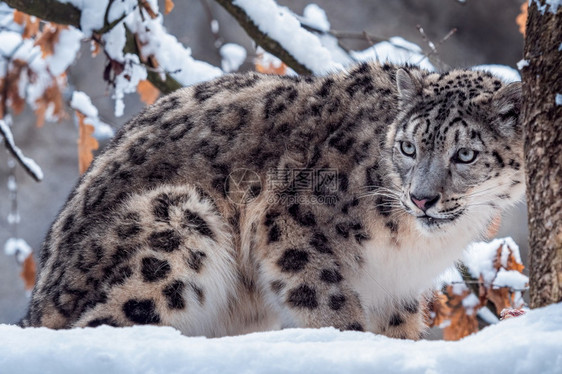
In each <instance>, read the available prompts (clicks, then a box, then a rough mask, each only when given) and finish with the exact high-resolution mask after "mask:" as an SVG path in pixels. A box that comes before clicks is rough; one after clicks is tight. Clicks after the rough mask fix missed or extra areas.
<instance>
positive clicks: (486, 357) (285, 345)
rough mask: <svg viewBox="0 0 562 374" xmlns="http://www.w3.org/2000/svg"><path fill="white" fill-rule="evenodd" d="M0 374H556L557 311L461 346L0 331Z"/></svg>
mask: <svg viewBox="0 0 562 374" xmlns="http://www.w3.org/2000/svg"><path fill="white" fill-rule="evenodd" d="M0 336H2V339H0V368H2V370H1V371H2V373H35V372H42V373H63V374H64V373H104V374H109V373H241V372H244V373H299V372H301V373H302V372H306V373H374V372H380V373H451V372H454V373H455V374H462V373H470V374H474V373H478V372H482V371H484V372H487V373H560V372H561V369H560V368H561V367H562V349H560V347H561V343H562V303H559V304H555V305H550V306H548V307H545V308H541V309H536V310H532V311H530V312H529V313H527V314H526V315H524V316H521V317H517V318H510V319H509V320H506V321H502V322H500V323H498V324H496V325H493V326H490V327H488V328H486V329H484V330H483V331H481V332H479V333H477V334H474V335H471V336H468V337H466V338H464V339H462V340H460V341H458V342H445V341H418V342H414V341H411V340H396V339H390V338H387V337H384V336H378V335H374V334H371V333H361V332H352V331H346V332H340V331H338V330H336V329H333V328H324V329H288V330H282V331H273V332H264V333H255V334H249V335H242V336H236V337H226V338H219V339H206V338H202V337H185V336H182V335H180V333H179V332H178V331H176V330H174V329H172V328H170V327H154V326H135V327H130V328H111V327H107V326H102V327H98V328H96V329H93V328H87V329H74V330H63V331H54V330H49V329H46V328H35V329H32V328H29V329H21V328H19V327H16V326H10V325H0Z"/></svg>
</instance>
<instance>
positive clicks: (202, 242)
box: [74, 185, 237, 336]
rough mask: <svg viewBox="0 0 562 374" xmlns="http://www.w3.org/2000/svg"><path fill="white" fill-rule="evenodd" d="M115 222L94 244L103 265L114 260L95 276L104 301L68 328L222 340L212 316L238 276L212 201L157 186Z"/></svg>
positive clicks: (225, 301)
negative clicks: (151, 327) (153, 330)
mask: <svg viewBox="0 0 562 374" xmlns="http://www.w3.org/2000/svg"><path fill="white" fill-rule="evenodd" d="M114 221H115V222H118V227H115V228H114V229H113V230H108V233H107V236H106V237H104V238H100V239H101V246H102V247H104V248H106V251H107V252H106V254H105V256H104V259H103V260H102V262H104V261H107V260H108V258H107V257H108V256H109V257H110V258H111V259H113V260H115V261H113V262H114V263H109V264H108V263H106V264H105V265H104V266H105V270H104V271H101V273H105V276H104V277H103V278H102V279H101V280H100V285H99V287H101V289H102V290H103V294H104V296H105V300H104V301H103V302H100V303H97V304H96V305H95V306H94V307H93V308H91V309H88V310H86V311H85V312H84V313H83V314H82V315H81V316H80V318H79V319H78V320H77V321H76V322H75V323H74V327H86V326H91V327H95V326H98V325H101V324H107V325H114V326H129V325H135V324H157V325H167V326H173V327H175V328H177V329H179V330H180V331H182V332H183V333H184V334H186V335H207V336H214V335H217V334H220V333H221V331H214V330H216V329H219V328H220V327H218V326H216V321H217V316H218V315H219V314H220V313H222V312H224V310H225V309H226V308H227V307H228V298H229V296H230V295H232V294H233V293H234V292H235V290H234V289H233V288H234V287H235V284H236V282H235V280H236V274H237V273H236V266H235V259H234V249H233V244H232V235H231V230H230V229H229V228H228V226H227V223H226V222H225V220H224V219H223V217H222V216H221V215H220V214H219V213H218V211H217V209H216V207H215V206H214V204H213V202H212V201H211V199H210V198H209V197H206V196H203V194H202V193H201V192H200V191H198V190H197V189H196V188H193V187H191V186H185V185H183V186H163V187H159V188H157V189H154V190H151V191H148V192H145V193H143V194H136V195H132V196H131V197H130V198H129V199H128V201H127V202H126V203H125V204H124V205H123V207H122V208H119V211H118V218H117V219H115V220H114ZM119 232H121V233H123V232H128V233H130V234H131V235H128V236H125V235H119ZM123 258H125V259H126V260H125V261H123V260H122V259H123ZM100 265H101V264H100ZM95 266H98V265H94V267H95ZM97 273H100V271H99V270H98V271H97Z"/></svg>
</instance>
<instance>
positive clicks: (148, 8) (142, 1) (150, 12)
mask: <svg viewBox="0 0 562 374" xmlns="http://www.w3.org/2000/svg"><path fill="white" fill-rule="evenodd" d="M139 3H140V6H141V7H142V8H143V9H144V10H145V11H146V13H148V16H149V17H150V18H152V19H154V18H156V17H158V14H157V13H156V12H154V10H153V9H152V7H151V6H150V4H149V3H148V1H146V0H140V1H139Z"/></svg>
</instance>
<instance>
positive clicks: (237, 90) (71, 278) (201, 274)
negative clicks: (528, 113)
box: [22, 64, 524, 339]
mask: <svg viewBox="0 0 562 374" xmlns="http://www.w3.org/2000/svg"><path fill="white" fill-rule="evenodd" d="M519 110H520V86H519V84H511V85H505V84H504V83H502V82H501V81H500V80H498V79H496V78H494V77H493V76H491V75H489V74H487V73H483V72H474V71H466V70H453V71H450V72H448V73H444V74H437V73H430V72H428V71H424V70H420V69H418V68H414V67H404V68H400V67H397V66H393V65H388V64H387V65H377V64H361V65H359V66H356V67H354V68H353V69H351V70H350V71H348V72H345V73H338V74H333V75H327V76H322V77H277V76H266V75H260V74H255V73H249V74H245V75H227V76H223V77H221V78H218V79H216V80H214V81H211V82H207V83H202V84H199V85H196V86H194V87H189V88H185V89H181V90H178V91H176V92H174V93H172V94H170V95H168V96H165V97H163V98H162V99H160V100H159V101H158V102H157V103H156V104H154V105H152V106H150V107H148V108H147V109H146V110H145V111H144V112H143V113H141V114H140V115H138V116H137V117H136V118H134V119H133V120H131V121H130V122H128V123H127V124H126V125H125V126H124V127H123V128H122V129H121V130H120V132H119V133H118V134H117V136H116V137H115V138H114V139H113V141H112V143H111V144H110V145H109V146H108V147H107V149H106V150H105V151H104V152H103V154H101V155H100V156H99V157H97V158H96V159H95V160H94V162H93V165H92V166H91V167H90V169H89V171H88V172H87V173H86V174H85V175H84V176H83V178H82V179H81V180H80V182H79V183H78V185H77V187H76V189H75V190H74V192H73V193H72V194H71V196H70V197H69V199H68V201H67V203H66V204H65V206H64V208H63V209H62V211H61V212H60V214H59V216H58V218H57V219H56V221H55V222H54V224H53V225H52V227H51V229H50V231H49V233H48V235H47V238H46V240H45V243H44V246H43V250H42V252H41V271H40V273H39V276H38V278H37V283H36V286H35V289H34V291H33V296H32V300H31V303H30V308H29V313H28V315H27V316H26V317H25V318H24V319H23V320H22V324H23V325H24V326H47V327H51V328H58V329H60V328H71V327H84V326H92V327H95V326H99V325H102V324H107V325H111V326H127V325H133V324H154V325H170V326H174V327H176V328H177V329H179V330H181V331H182V332H183V333H184V334H186V335H205V336H209V337H213V336H224V335H232V334H240V333H245V332H250V331H262V330H270V329H278V328H283V327H290V326H298V327H321V326H335V327H336V328H339V329H342V330H345V329H349V330H362V331H372V332H375V333H380V334H385V335H387V336H391V337H398V338H410V339H418V338H419V337H420V333H421V332H422V331H423V329H424V324H423V305H420V302H421V301H423V300H422V295H423V293H424V291H425V290H427V289H428V288H429V287H430V286H431V284H432V280H433V279H434V278H435V277H436V276H437V275H438V274H439V273H440V272H442V271H443V270H444V269H445V268H447V267H448V266H450V265H451V264H453V262H454V261H455V260H457V259H458V258H459V256H460V254H461V251H462V249H463V248H464V247H465V246H466V245H467V243H469V242H470V241H473V240H475V239H477V238H479V237H481V235H482V233H483V232H484V231H485V230H486V227H487V225H488V224H489V222H490V221H491V220H492V219H493V218H494V217H495V216H496V215H498V214H500V213H501V212H502V211H503V210H504V209H505V208H506V207H508V206H510V205H512V204H513V203H514V202H516V201H517V200H519V199H520V198H521V196H522V193H523V186H524V183H523V173H524V170H523V155H522V153H523V146H522V130H521V125H520V122H519ZM241 170H242V171H243V172H241ZM310 170H312V171H313V172H317V171H319V170H332V171H334V170H335V171H336V173H337V177H336V182H337V183H335V184H334V186H335V188H332V189H330V188H327V187H326V186H325V185H322V184H321V183H318V180H316V182H315V183H317V184H316V185H314V186H312V188H310V189H299V188H297V187H298V182H299V180H302V177H304V176H306V175H305V173H307V172H309V171H310ZM287 171H291V172H290V173H288V174H287ZM246 172H249V173H250V174H249V175H254V176H257V177H256V178H257V179H254V181H253V182H252V183H250V184H247V185H245V186H246V187H245V188H249V190H250V191H249V192H250V194H249V195H240V194H238V193H239V192H240V191H238V192H237V188H240V185H239V184H237V183H236V178H234V179H233V178H229V175H230V176H244V175H246V174H244V173H246ZM284 172H285V173H286V174H285V175H284V177H285V178H284V180H285V182H286V183H285V184H281V185H277V184H271V183H269V182H268V181H269V179H268V178H270V177H271V175H272V173H273V174H275V173H280V174H283V173H284ZM278 176H279V175H278ZM281 176H283V175H281ZM237 194H238V195H237ZM241 196H242V198H241ZM280 197H283V199H280Z"/></svg>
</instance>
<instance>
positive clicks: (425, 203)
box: [410, 194, 440, 213]
mask: <svg viewBox="0 0 562 374" xmlns="http://www.w3.org/2000/svg"><path fill="white" fill-rule="evenodd" d="M439 198H440V195H435V196H422V197H417V196H414V195H412V194H410V199H412V202H413V203H414V204H416V206H417V207H418V208H420V209H421V210H423V212H424V213H425V212H426V210H428V209H429V208H431V207H432V206H434V205H435V204H437V202H438V201H439Z"/></svg>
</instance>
